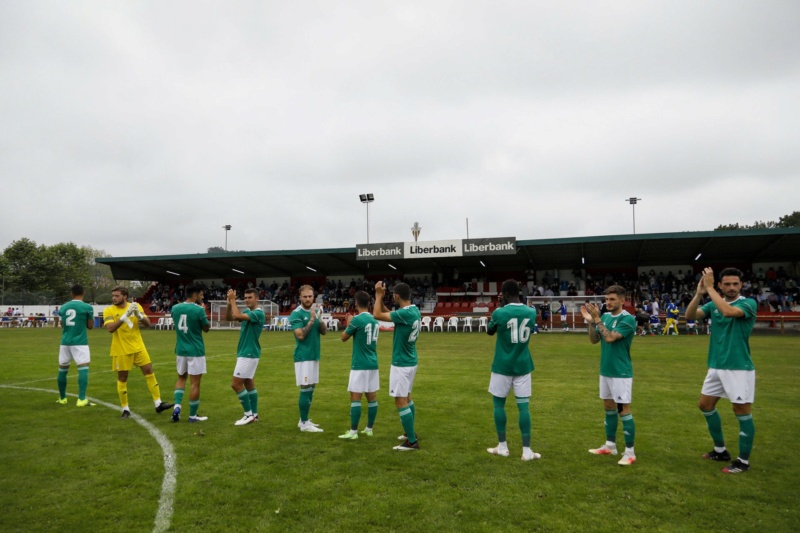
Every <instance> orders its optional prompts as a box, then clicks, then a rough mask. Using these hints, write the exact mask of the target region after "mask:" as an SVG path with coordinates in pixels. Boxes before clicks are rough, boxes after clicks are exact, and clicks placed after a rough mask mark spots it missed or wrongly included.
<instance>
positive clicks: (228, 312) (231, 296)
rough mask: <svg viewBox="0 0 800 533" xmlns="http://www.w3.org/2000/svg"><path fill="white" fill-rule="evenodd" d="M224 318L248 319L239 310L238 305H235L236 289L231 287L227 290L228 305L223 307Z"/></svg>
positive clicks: (242, 320)
mask: <svg viewBox="0 0 800 533" xmlns="http://www.w3.org/2000/svg"><path fill="white" fill-rule="evenodd" d="M225 320H227V321H231V320H236V321H239V322H247V321H249V320H250V317H249V316H248V315H246V314H244V313H242V312H241V311H239V306H238V305H236V291H234V290H233V289H229V290H228V306H227V308H226V309H225Z"/></svg>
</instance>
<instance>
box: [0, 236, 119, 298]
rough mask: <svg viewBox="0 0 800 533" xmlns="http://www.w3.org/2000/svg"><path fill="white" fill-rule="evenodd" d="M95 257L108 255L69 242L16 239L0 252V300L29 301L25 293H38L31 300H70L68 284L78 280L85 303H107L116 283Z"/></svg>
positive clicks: (89, 247) (105, 266)
mask: <svg viewBox="0 0 800 533" xmlns="http://www.w3.org/2000/svg"><path fill="white" fill-rule="evenodd" d="M98 257H110V256H109V254H107V253H106V252H104V251H103V250H96V249H94V248H92V247H91V246H78V245H77V244H75V243H72V242H61V243H58V244H54V245H52V246H47V245H45V244H37V243H36V242H34V241H32V240H31V239H28V238H22V239H19V240H16V241H14V242H12V243H11V244H10V245H9V246H8V247H7V248H6V249H5V250H3V253H2V255H0V274H2V278H3V297H4V298H3V299H4V301H9V302H11V300H12V299H13V300H19V299H27V300H31V298H25V297H24V296H25V295H28V296H30V295H37V296H36V299H37V300H38V301H33V302H30V303H37V304H47V303H54V302H58V303H61V302H64V301H66V300H69V298H70V292H69V290H70V287H72V286H73V285H74V284H76V283H80V284H81V285H83V286H84V288H85V289H86V296H87V298H86V300H87V301H88V302H96V303H109V302H110V296H109V294H110V292H111V288H112V287H113V286H114V285H115V284H116V283H115V281H114V277H113V276H112V275H111V268H110V267H109V266H108V265H102V264H98V263H97V261H96V260H97V258H98ZM45 300H46V301H45ZM11 303H14V302H11ZM17 303H23V302H17Z"/></svg>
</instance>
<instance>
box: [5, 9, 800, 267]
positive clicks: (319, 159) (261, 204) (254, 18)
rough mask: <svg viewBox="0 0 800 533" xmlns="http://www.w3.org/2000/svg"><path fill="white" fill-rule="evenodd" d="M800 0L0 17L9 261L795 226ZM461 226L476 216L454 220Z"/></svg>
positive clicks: (23, 12) (799, 171)
mask: <svg viewBox="0 0 800 533" xmlns="http://www.w3.org/2000/svg"><path fill="white" fill-rule="evenodd" d="M798 28H800V2H796V1H789V0H781V1H768V0H759V1H755V0H749V1H730V0H725V1H719V2H711V1H696V0H692V1H685V2H682V1H670V2H663V1H653V2H645V1H630V2H613V1H612V2H596V1H586V2H552V1H516V2H510V1H486V2H477V1H468V0H467V1H464V0H462V1H438V0H426V1H423V2H404V1H387V2H381V1H374V0H370V1H359V2H357V1H350V2H347V1H343V2H328V1H319V2H303V1H298V2H267V1H259V2H198V1H191V2H169V1H137V2H108V1H105V0H104V1H92V2H87V1H75V0H71V1H69V2H55V1H50V2H41V1H30V0H26V1H12V0H7V1H2V2H0V123H1V124H2V127H0V179H1V180H2V211H1V213H2V220H3V223H2V225H0V250H2V249H5V248H6V247H7V246H8V245H9V244H10V243H11V242H12V241H14V240H17V239H20V238H23V237H27V238H30V239H32V240H34V241H36V242H37V243H40V244H47V245H52V244H56V243H59V242H68V241H71V242H74V243H76V244H78V245H89V246H92V247H94V248H98V249H102V250H105V251H106V252H108V253H109V254H111V255H113V256H115V257H122V256H136V255H164V254H190V253H204V252H206V250H207V249H208V248H209V247H211V246H224V245H225V230H224V229H223V228H222V226H223V225H225V224H230V225H232V229H231V231H230V232H229V233H228V248H229V249H233V250H248V251H253V250H290V249H309V248H339V247H352V246H355V244H357V243H364V242H366V241H367V211H366V207H365V206H364V205H363V204H361V203H360V202H359V199H358V195H359V194H360V193H373V194H374V195H375V202H374V203H373V204H371V205H370V208H369V240H370V242H395V241H409V240H413V237H412V235H411V231H410V228H411V226H412V225H413V224H414V222H419V224H420V226H421V227H422V233H421V235H420V240H421V241H429V240H442V239H457V238H465V237H467V227H468V229H469V237H472V238H479V237H505V236H514V237H517V239H545V238H562V237H579V236H594V235H614V234H626V233H631V232H632V209H631V206H630V205H629V204H628V203H626V202H625V199H626V198H628V197H631V196H634V197H639V198H641V199H642V201H641V202H640V203H639V204H638V205H637V206H636V232H637V233H661V232H674V231H702V230H712V229H714V228H715V227H716V226H718V225H719V224H723V223H733V222H739V223H745V224H752V223H753V222H754V221H755V220H777V219H778V218H779V217H780V216H781V215H786V214H789V213H791V212H793V211H796V210H800V193H799V192H798V184H800V135H798V132H800V31H798ZM467 219H468V220H469V223H468V225H467Z"/></svg>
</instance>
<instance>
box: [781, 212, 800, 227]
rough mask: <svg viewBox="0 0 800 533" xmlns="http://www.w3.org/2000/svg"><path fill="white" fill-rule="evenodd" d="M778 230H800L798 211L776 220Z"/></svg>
mask: <svg viewBox="0 0 800 533" xmlns="http://www.w3.org/2000/svg"><path fill="white" fill-rule="evenodd" d="M778 227H779V228H800V211H795V212H794V213H792V214H791V215H786V216H784V217H781V218H780V219H778Z"/></svg>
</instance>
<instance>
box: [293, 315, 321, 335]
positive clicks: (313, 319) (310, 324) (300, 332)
mask: <svg viewBox="0 0 800 533" xmlns="http://www.w3.org/2000/svg"><path fill="white" fill-rule="evenodd" d="M316 321H317V315H316V313H314V309H313V308H312V309H311V318H310V319H309V320H308V324H306V325H305V326H303V327H302V328H297V329H295V330H294V336H295V337H297V340H300V341H301V340H303V339H305V338H306V335H308V332H309V331H311V328H313V327H314V322H316Z"/></svg>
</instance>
